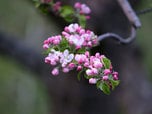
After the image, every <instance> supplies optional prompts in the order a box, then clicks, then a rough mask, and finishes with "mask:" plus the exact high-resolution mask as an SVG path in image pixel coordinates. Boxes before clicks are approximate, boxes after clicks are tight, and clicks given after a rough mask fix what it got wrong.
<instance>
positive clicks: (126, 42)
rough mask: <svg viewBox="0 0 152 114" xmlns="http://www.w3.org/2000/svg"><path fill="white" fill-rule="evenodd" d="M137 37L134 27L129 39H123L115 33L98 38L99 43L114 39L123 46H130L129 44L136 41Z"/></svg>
mask: <svg viewBox="0 0 152 114" xmlns="http://www.w3.org/2000/svg"><path fill="white" fill-rule="evenodd" d="M135 37H136V29H135V28H134V27H131V33H130V36H129V37H128V38H123V37H121V36H119V35H118V34H115V33H105V34H103V35H100V36H99V37H98V41H99V42H101V41H102V40H104V39H106V38H113V39H115V40H118V41H119V42H120V43H122V44H128V43H131V42H132V41H133V40H134V39H135Z"/></svg>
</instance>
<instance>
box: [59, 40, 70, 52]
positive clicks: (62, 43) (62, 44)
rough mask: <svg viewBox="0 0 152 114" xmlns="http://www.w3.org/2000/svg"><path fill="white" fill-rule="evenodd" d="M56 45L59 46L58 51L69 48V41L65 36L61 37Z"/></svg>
mask: <svg viewBox="0 0 152 114" xmlns="http://www.w3.org/2000/svg"><path fill="white" fill-rule="evenodd" d="M58 47H59V48H60V51H61V52H63V51H64V50H65V49H69V43H68V41H67V40H66V39H65V38H63V39H62V41H61V43H60V44H59V45H58Z"/></svg>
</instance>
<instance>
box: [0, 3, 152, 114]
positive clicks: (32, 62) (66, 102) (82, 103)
mask: <svg viewBox="0 0 152 114" xmlns="http://www.w3.org/2000/svg"><path fill="white" fill-rule="evenodd" d="M63 1H64V2H67V3H70V4H73V2H74V1H65V0H63ZM82 1H84V2H86V1H85V0H82ZM138 2H139V1H138ZM131 3H135V4H137V2H136V0H132V1H131ZM87 4H88V5H89V6H90V7H91V9H92V18H91V20H90V21H89V22H88V25H89V26H88V27H89V28H91V29H93V30H94V31H95V32H96V33H97V34H99V35H100V34H102V33H105V32H114V33H117V34H119V35H121V36H124V37H127V36H128V34H129V27H130V24H129V22H128V20H127V18H126V17H125V15H124V14H123V12H122V10H121V8H120V7H119V5H118V3H117V2H116V1H114V0H106V1H105V0H95V1H92V0H91V1H89V0H88V1H87ZM0 41H1V42H0V52H1V53H2V52H3V53H5V54H8V55H12V56H13V57H14V58H15V59H16V60H17V61H20V62H21V63H22V64H24V65H26V66H27V67H28V68H29V69H31V70H33V71H34V72H36V73H38V74H39V75H40V76H41V77H40V78H41V79H42V80H43V81H44V82H45V84H46V86H47V87H48V91H49V94H50V96H51V99H52V100H51V101H52V104H53V114H102V113H103V114H118V113H123V114H151V113H152V109H151V105H152V103H151V97H152V91H151V90H152V88H151V87H152V86H151V85H150V83H149V81H148V79H147V73H146V71H145V69H144V68H143V65H142V61H141V59H140V56H141V55H140V50H139V49H138V47H137V45H136V44H135V42H134V43H132V44H129V45H125V46H123V45H121V44H118V42H115V41H113V40H112V39H107V40H104V41H103V42H101V45H100V46H99V47H97V48H94V49H92V52H95V51H100V52H102V53H104V54H105V55H106V56H107V57H109V58H110V59H111V61H112V63H113V66H114V69H115V70H117V71H118V72H119V74H120V76H119V77H120V80H121V84H120V86H119V87H118V88H116V91H114V92H113V93H112V94H111V95H109V96H107V95H104V94H103V93H102V92H101V91H99V90H97V89H96V87H95V86H92V85H89V84H88V82H87V81H86V80H84V79H82V80H81V81H80V82H79V81H77V79H76V72H70V73H69V74H61V75H60V76H58V77H51V78H50V74H49V73H50V71H49V68H48V67H46V65H44V64H43V58H42V56H41V55H40V54H39V53H36V52H34V50H33V51H32V50H31V49H29V48H28V47H26V46H24V45H20V42H14V41H13V40H11V39H7V38H6V36H3V35H1V36H0ZM8 45H9V46H10V45H11V46H12V48H11V49H10V48H8ZM24 55H28V56H24ZM31 58H33V59H31Z"/></svg>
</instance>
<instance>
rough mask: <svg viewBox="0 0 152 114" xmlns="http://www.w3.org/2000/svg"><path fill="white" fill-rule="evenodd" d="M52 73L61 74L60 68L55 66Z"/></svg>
mask: <svg viewBox="0 0 152 114" xmlns="http://www.w3.org/2000/svg"><path fill="white" fill-rule="evenodd" d="M52 75H54V76H57V75H59V69H58V68H54V69H53V70H52Z"/></svg>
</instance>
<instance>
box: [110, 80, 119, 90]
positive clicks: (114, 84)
mask: <svg viewBox="0 0 152 114" xmlns="http://www.w3.org/2000/svg"><path fill="white" fill-rule="evenodd" d="M110 82H111V86H112V90H114V89H115V87H116V86H118V85H119V83H120V81H119V80H110Z"/></svg>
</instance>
